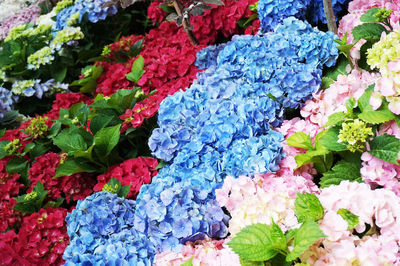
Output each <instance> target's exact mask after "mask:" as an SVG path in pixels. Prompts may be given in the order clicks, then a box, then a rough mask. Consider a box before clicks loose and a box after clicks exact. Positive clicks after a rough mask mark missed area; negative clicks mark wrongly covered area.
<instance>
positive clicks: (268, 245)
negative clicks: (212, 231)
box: [228, 223, 287, 261]
mask: <svg viewBox="0 0 400 266" xmlns="http://www.w3.org/2000/svg"><path fill="white" fill-rule="evenodd" d="M228 246H229V247H230V248H231V249H232V250H233V251H234V252H235V253H236V254H238V255H239V257H240V258H242V259H244V260H249V261H266V260H269V259H272V258H273V257H275V256H276V255H277V254H278V253H279V251H280V250H282V251H286V250H287V246H286V238H285V236H284V235H283V233H282V230H281V229H280V228H279V226H278V225H276V224H275V223H273V224H272V225H266V224H252V225H249V226H246V227H245V228H243V229H242V231H240V232H239V233H237V234H236V235H235V236H234V237H233V238H232V240H231V241H230V242H229V243H228Z"/></svg>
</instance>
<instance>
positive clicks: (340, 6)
mask: <svg viewBox="0 0 400 266" xmlns="http://www.w3.org/2000/svg"><path fill="white" fill-rule="evenodd" d="M349 2H350V0H332V7H333V12H334V13H335V17H336V20H337V21H339V20H340V16H339V15H340V14H341V13H343V12H345V11H347V7H348V5H349ZM308 14H309V15H310V16H309V17H310V20H311V22H312V23H315V24H318V23H323V24H326V17H325V13H324V4H323V1H322V0H312V1H311V4H310V7H309V12H308Z"/></svg>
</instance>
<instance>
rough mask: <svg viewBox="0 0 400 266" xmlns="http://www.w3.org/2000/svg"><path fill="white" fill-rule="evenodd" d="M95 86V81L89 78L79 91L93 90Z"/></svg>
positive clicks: (88, 91) (87, 91)
mask: <svg viewBox="0 0 400 266" xmlns="http://www.w3.org/2000/svg"><path fill="white" fill-rule="evenodd" d="M96 87H97V81H96V80H95V79H93V78H89V79H88V81H87V83H86V84H85V85H83V86H82V87H81V88H80V89H79V91H80V92H82V93H90V92H94V91H95V90H96Z"/></svg>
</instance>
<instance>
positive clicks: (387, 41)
mask: <svg viewBox="0 0 400 266" xmlns="http://www.w3.org/2000/svg"><path fill="white" fill-rule="evenodd" d="M398 58H400V30H398V31H393V32H390V33H389V34H387V35H386V34H384V33H383V35H382V37H381V40H380V41H379V42H377V43H375V44H374V45H373V46H372V48H371V49H369V50H368V51H367V63H368V64H369V65H370V66H371V67H372V68H377V69H378V70H379V71H380V72H381V73H382V74H383V75H385V74H386V73H387V71H388V63H389V62H390V61H393V60H395V59H398Z"/></svg>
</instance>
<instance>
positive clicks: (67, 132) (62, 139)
mask: <svg viewBox="0 0 400 266" xmlns="http://www.w3.org/2000/svg"><path fill="white" fill-rule="evenodd" d="M53 143H54V145H56V146H57V147H59V148H60V149H61V150H62V151H63V152H66V153H68V155H73V154H74V153H75V152H76V151H85V150H86V149H87V144H86V142H85V139H84V138H83V136H82V135H81V134H80V131H79V130H78V129H77V128H75V127H73V128H68V129H64V130H63V131H61V133H60V134H58V136H57V137H55V138H54V139H53Z"/></svg>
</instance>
